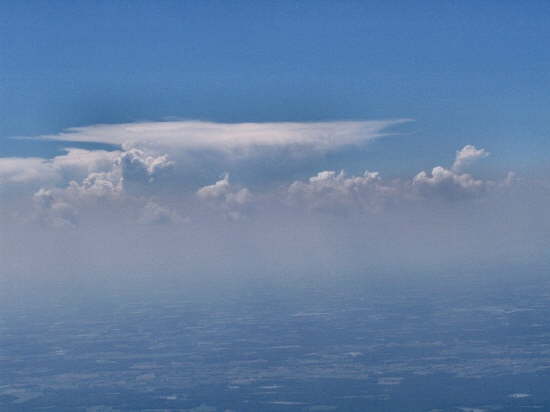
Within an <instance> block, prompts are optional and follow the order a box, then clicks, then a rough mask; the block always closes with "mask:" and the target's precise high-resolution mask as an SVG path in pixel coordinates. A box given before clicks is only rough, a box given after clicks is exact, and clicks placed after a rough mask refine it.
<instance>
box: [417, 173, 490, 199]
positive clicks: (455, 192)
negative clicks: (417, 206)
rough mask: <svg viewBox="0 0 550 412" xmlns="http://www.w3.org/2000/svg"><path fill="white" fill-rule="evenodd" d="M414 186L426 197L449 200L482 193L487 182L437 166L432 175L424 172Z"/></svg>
mask: <svg viewBox="0 0 550 412" xmlns="http://www.w3.org/2000/svg"><path fill="white" fill-rule="evenodd" d="M413 186H414V187H415V188H417V189H418V190H419V192H420V193H421V194H423V195H426V196H432V195H435V196H441V197H444V198H448V199H459V198H464V197H470V196H474V195H477V194H479V193H481V192H482V191H483V190H485V189H486V187H487V182H485V181H483V180H479V179H475V178H474V177H472V176H471V175H469V174H467V173H462V174H461V173H457V172H455V171H454V170H449V169H445V168H444V167H442V166H436V167H434V168H433V169H432V171H431V173H428V172H425V171H422V172H420V173H418V174H417V175H416V176H415V177H414V179H413Z"/></svg>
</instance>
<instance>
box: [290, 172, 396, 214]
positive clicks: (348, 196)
mask: <svg viewBox="0 0 550 412" xmlns="http://www.w3.org/2000/svg"><path fill="white" fill-rule="evenodd" d="M395 192H396V191H395V188H393V187H390V186H388V185H385V184H384V183H383V182H382V179H381V178H380V175H379V174H378V172H369V171H365V172H364V173H363V175H360V176H349V177H348V176H347V175H346V173H345V172H344V171H340V172H338V173H337V172H335V171H332V170H327V171H323V172H319V173H318V174H317V175H315V176H313V177H310V178H309V180H308V181H306V182H302V181H296V182H294V183H292V184H291V185H290V187H289V188H288V193H289V196H290V200H291V202H299V203H305V204H306V205H307V206H308V207H310V208H313V209H320V210H332V211H335V212H343V211H345V210H346V209H348V208H349V207H350V206H351V207H355V208H356V209H359V210H371V211H374V210H378V209H379V208H380V207H381V206H382V204H383V202H384V201H385V199H387V197H388V196H390V195H392V194H394V193H395Z"/></svg>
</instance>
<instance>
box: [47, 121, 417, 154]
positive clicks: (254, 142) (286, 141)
mask: <svg viewBox="0 0 550 412" xmlns="http://www.w3.org/2000/svg"><path fill="white" fill-rule="evenodd" d="M408 121H410V120H408V119H394V120H378V121H333V122H308V123H297V122H294V123H293V122H279V123H214V122H205V121H188V120H181V121H165V122H141V123H125V124H112V125H109V124H103V125H93V126H85V127H74V128H70V129H67V130H65V131H63V132H62V133H59V134H53V135H43V136H40V137H38V138H39V139H49V140H64V141H77V142H97V143H109V144H115V145H120V146H121V147H123V148H125V149H129V148H133V147H140V148H157V147H170V148H173V149H179V150H184V151H187V150H204V149H207V150H213V151H222V152H240V153H241V154H242V153H245V152H246V151H247V150H250V149H253V148H262V147H292V146H301V147H310V148H314V149H326V150H331V149H335V148H337V147H341V146H344V145H350V144H360V143H365V142H368V141H370V140H373V139H376V138H378V137H380V136H383V135H384V134H385V130H386V129H387V128H389V127H391V126H395V125H398V124H401V123H404V122H408Z"/></svg>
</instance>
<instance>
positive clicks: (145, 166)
mask: <svg viewBox="0 0 550 412" xmlns="http://www.w3.org/2000/svg"><path fill="white" fill-rule="evenodd" d="M118 161H119V162H120V166H121V168H122V175H123V177H124V179H125V180H131V181H139V182H149V183H151V182H153V181H154V180H155V179H156V178H157V177H159V176H161V175H162V174H166V173H167V172H169V171H171V169H172V167H173V166H174V162H173V161H170V160H168V156H167V155H161V156H152V155H148V154H146V153H145V152H144V151H143V150H139V149H130V150H128V151H126V152H123V153H122V154H121V155H120V157H119V159H118Z"/></svg>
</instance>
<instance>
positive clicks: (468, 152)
mask: <svg viewBox="0 0 550 412" xmlns="http://www.w3.org/2000/svg"><path fill="white" fill-rule="evenodd" d="M489 155H490V153H489V152H487V151H486V150H485V149H477V148H476V147H475V146H473V145H471V144H469V145H466V146H464V147H463V148H462V149H460V150H457V152H456V157H455V161H454V163H453V166H452V170H454V171H455V172H460V171H462V170H463V169H464V168H465V167H467V166H468V165H470V164H472V163H473V162H475V161H476V160H479V159H483V158H485V157H487V156H489Z"/></svg>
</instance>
